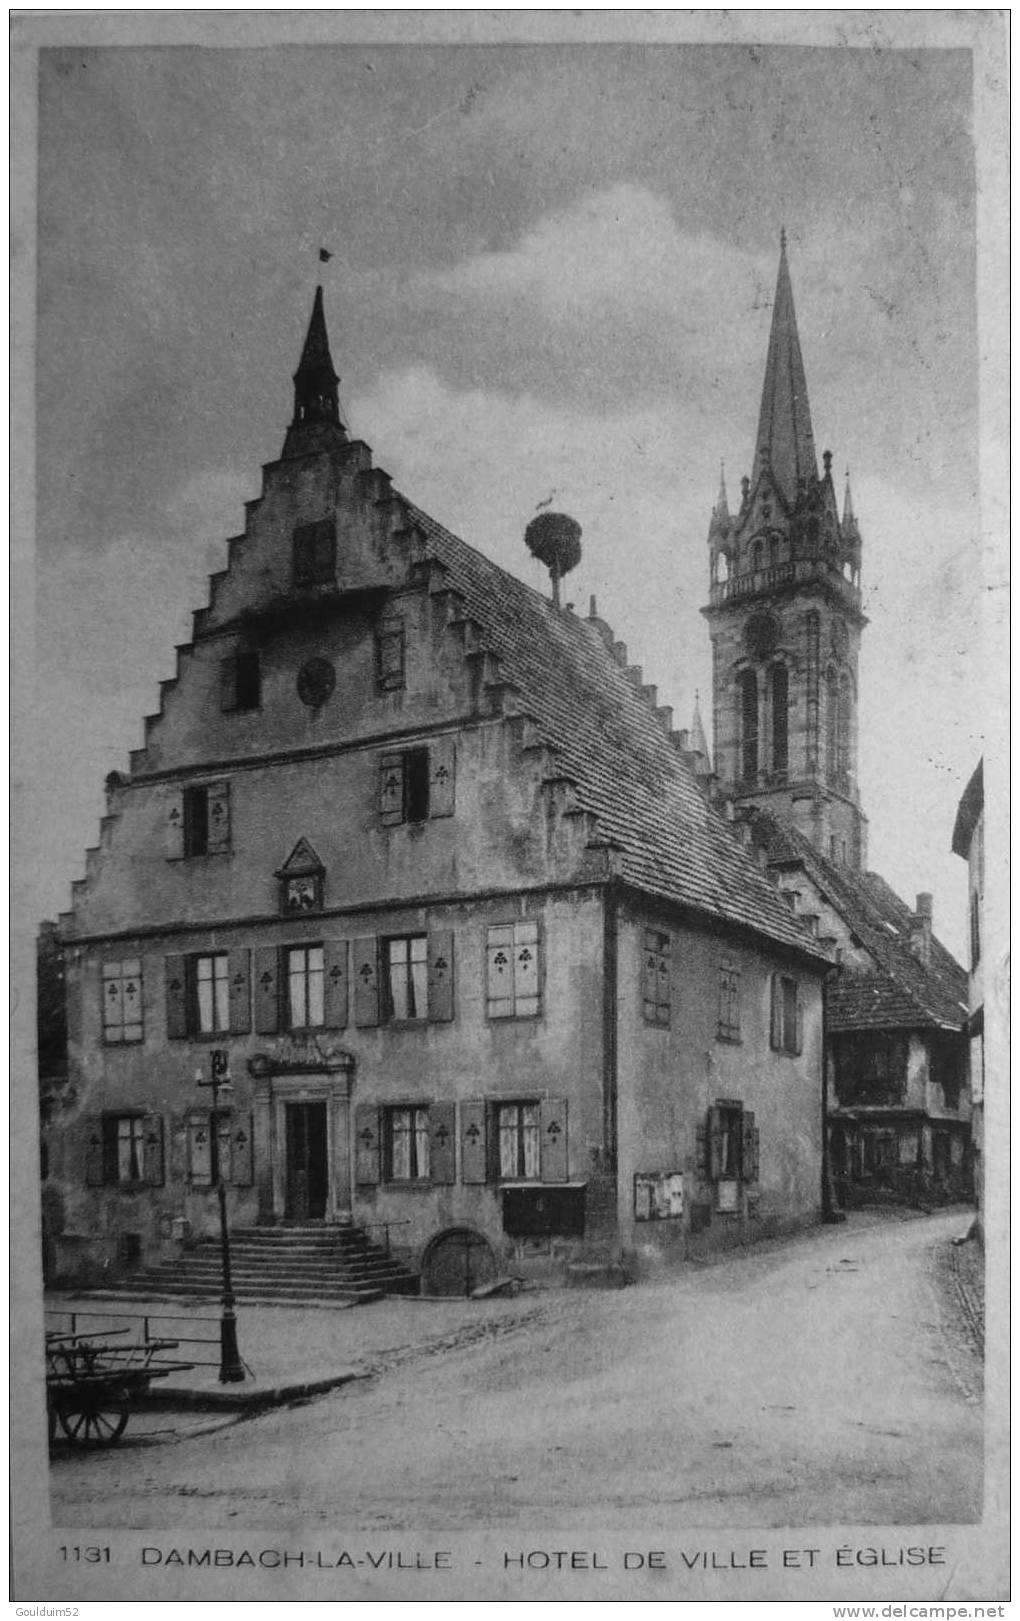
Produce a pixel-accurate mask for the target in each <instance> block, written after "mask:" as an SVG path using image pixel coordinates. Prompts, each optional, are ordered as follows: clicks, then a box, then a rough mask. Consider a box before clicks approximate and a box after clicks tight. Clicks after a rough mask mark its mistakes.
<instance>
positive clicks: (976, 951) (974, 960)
mask: <svg viewBox="0 0 1020 1621" xmlns="http://www.w3.org/2000/svg"><path fill="white" fill-rule="evenodd" d="M980 961H981V900H980V897H979V895H978V892H977V890H976V889H972V890H971V892H970V966H971V969H972V970H973V969H975V968H976V967H977V965H978V963H979V962H980Z"/></svg>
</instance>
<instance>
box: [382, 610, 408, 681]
mask: <svg viewBox="0 0 1020 1621" xmlns="http://www.w3.org/2000/svg"><path fill="white" fill-rule="evenodd" d="M376 675H377V679H378V682H379V685H380V687H381V688H382V689H383V691H384V692H392V691H395V690H396V689H397V688H399V687H402V686H403V685H404V621H403V620H402V619H384V620H383V621H382V623H381V624H380V626H379V629H378V630H377V631H376Z"/></svg>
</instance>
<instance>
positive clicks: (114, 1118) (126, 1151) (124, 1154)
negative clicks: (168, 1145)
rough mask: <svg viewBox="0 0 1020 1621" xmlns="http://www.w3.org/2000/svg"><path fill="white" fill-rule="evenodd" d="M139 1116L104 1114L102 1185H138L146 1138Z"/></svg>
mask: <svg viewBox="0 0 1020 1621" xmlns="http://www.w3.org/2000/svg"><path fill="white" fill-rule="evenodd" d="M143 1132H144V1127H143V1122H142V1117H141V1115H140V1114H121V1115H107V1116H106V1117H105V1118H104V1120H103V1180H104V1182H141V1180H142V1167H143V1165H144V1163H145V1139H144V1135H143Z"/></svg>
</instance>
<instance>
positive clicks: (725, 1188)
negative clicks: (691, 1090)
mask: <svg viewBox="0 0 1020 1621" xmlns="http://www.w3.org/2000/svg"><path fill="white" fill-rule="evenodd" d="M700 1137H701V1132H700V1131H699V1139H700ZM705 1140H706V1149H707V1153H706V1154H705V1157H704V1158H703V1159H702V1167H703V1170H704V1172H705V1174H706V1175H707V1179H708V1181H709V1182H714V1183H715V1184H716V1185H717V1206H718V1209H719V1210H721V1211H731V1212H735V1211H737V1210H738V1209H739V1204H738V1201H737V1200H736V1198H735V1194H736V1191H737V1184H738V1183H743V1184H745V1185H747V1184H749V1183H753V1182H757V1181H758V1175H759V1171H758V1160H759V1136H758V1128H757V1126H756V1125H755V1122H754V1115H753V1113H752V1112H751V1110H750V1109H745V1108H744V1106H743V1104H742V1103H740V1102H739V1101H738V1100H737V1099H734V1098H720V1099H719V1100H718V1102H717V1103H715V1104H714V1105H713V1106H712V1108H711V1109H709V1111H708V1125H707V1129H706V1132H705Z"/></svg>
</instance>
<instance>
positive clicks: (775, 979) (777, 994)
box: [772, 974, 783, 1052]
mask: <svg viewBox="0 0 1020 1621" xmlns="http://www.w3.org/2000/svg"><path fill="white" fill-rule="evenodd" d="M772 1045H773V1047H774V1048H775V1050H776V1052H779V1050H780V1049H781V1047H782V1045H783V985H782V980H781V979H780V977H779V975H778V974H773V975H772Z"/></svg>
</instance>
